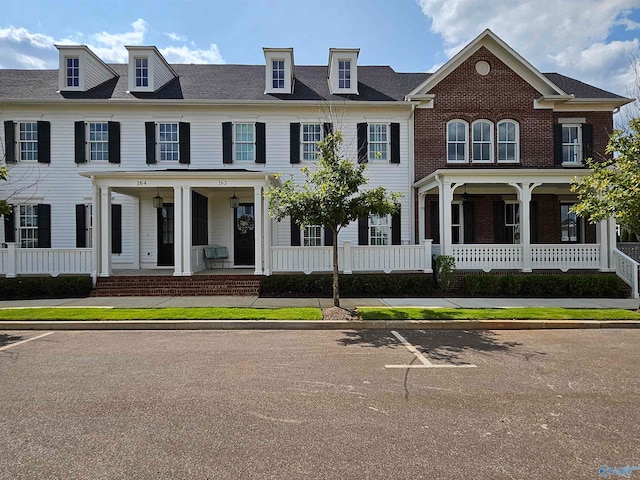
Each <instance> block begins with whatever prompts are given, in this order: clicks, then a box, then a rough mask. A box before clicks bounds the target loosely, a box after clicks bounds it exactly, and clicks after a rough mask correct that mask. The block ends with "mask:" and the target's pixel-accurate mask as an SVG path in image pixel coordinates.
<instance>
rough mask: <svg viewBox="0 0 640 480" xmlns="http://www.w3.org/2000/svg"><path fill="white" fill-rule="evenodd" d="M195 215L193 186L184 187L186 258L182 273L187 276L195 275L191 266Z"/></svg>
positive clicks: (184, 241) (183, 219)
mask: <svg viewBox="0 0 640 480" xmlns="http://www.w3.org/2000/svg"><path fill="white" fill-rule="evenodd" d="M192 223H193V217H192V215H191V187H182V233H183V234H182V245H183V247H184V248H183V251H184V260H183V262H182V274H183V275H184V276H185V277H189V276H191V275H193V269H192V268H191V243H192V241H191V240H192V239H191V232H192V231H193V230H192V227H193V225H192Z"/></svg>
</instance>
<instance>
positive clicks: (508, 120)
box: [496, 118, 520, 164]
mask: <svg viewBox="0 0 640 480" xmlns="http://www.w3.org/2000/svg"><path fill="white" fill-rule="evenodd" d="M502 123H513V124H514V125H515V127H516V140H515V146H516V149H515V150H516V152H515V160H500V154H499V151H500V144H501V143H504V144H506V145H510V144H511V142H500V133H499V132H500V125H501V124H502ZM496 146H497V148H496V160H497V162H498V163H511V164H516V163H520V123H519V122H516V121H515V120H513V119H511V118H505V119H503V120H500V121H499V122H498V124H497V128H496Z"/></svg>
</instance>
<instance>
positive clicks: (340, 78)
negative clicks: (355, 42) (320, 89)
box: [329, 48, 360, 95]
mask: <svg viewBox="0 0 640 480" xmlns="http://www.w3.org/2000/svg"><path fill="white" fill-rule="evenodd" d="M359 53H360V49H359V48H330V49H329V92H330V93H331V94H332V95H335V94H355V95H358V54H359Z"/></svg>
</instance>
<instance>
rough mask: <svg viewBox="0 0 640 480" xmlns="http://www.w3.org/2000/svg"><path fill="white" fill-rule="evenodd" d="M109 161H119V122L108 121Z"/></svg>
mask: <svg viewBox="0 0 640 480" xmlns="http://www.w3.org/2000/svg"><path fill="white" fill-rule="evenodd" d="M108 125H109V163H120V122H109V123H108Z"/></svg>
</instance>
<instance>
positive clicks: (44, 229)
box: [37, 203, 51, 248]
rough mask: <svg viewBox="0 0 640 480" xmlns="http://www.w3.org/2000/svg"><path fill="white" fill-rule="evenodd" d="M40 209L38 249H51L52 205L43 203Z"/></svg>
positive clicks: (39, 206)
mask: <svg viewBox="0 0 640 480" xmlns="http://www.w3.org/2000/svg"><path fill="white" fill-rule="evenodd" d="M37 208H38V248H51V205H47V204H45V203H41V204H39V205H38V206H37Z"/></svg>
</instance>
